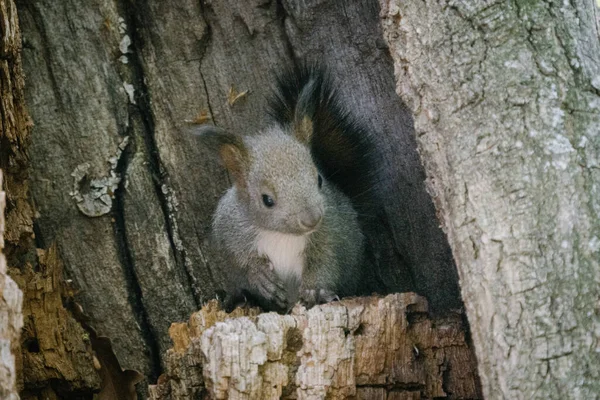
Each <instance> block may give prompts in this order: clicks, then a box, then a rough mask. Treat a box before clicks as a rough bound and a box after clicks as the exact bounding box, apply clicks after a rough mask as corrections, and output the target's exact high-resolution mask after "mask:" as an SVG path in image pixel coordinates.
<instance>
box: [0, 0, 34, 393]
mask: <svg viewBox="0 0 600 400" xmlns="http://www.w3.org/2000/svg"><path fill="white" fill-rule="evenodd" d="M20 42H21V37H20V34H19V26H18V20H17V10H16V8H15V5H14V3H13V2H12V0H0V398H2V399H9V400H15V399H18V398H19V396H18V395H17V368H16V362H15V361H16V357H18V356H19V354H20V346H19V339H20V333H21V327H22V326H23V314H22V312H21V307H22V301H23V293H22V292H21V290H19V288H18V287H17V285H16V283H15V282H14V281H13V280H12V279H11V278H10V277H9V276H8V264H7V259H6V257H5V255H4V254H3V253H4V252H6V251H8V253H9V254H14V251H13V250H14V249H15V247H14V245H15V244H16V243H18V242H19V240H20V239H21V236H24V237H25V238H26V239H25V240H27V238H28V237H30V236H31V218H29V219H27V211H28V210H29V211H30V209H27V208H26V207H23V204H25V205H26V206H28V205H29V204H28V203H27V202H26V201H24V198H25V193H24V192H23V191H22V185H21V181H22V174H20V171H19V169H20V167H22V166H23V164H24V163H25V159H26V156H25V154H24V153H23V152H21V151H18V150H17V149H18V145H19V144H23V143H22V142H23V138H24V135H26V133H27V130H23V128H24V127H25V121H26V114H25V111H24V108H23V105H24V104H23V101H22V89H23V74H22V72H21V59H20V48H21V43H20ZM15 150H16V151H15ZM3 171H4V172H3ZM7 172H8V177H6V178H5V177H4V176H3V175H4V174H5V173H7ZM5 180H6V182H4V181H5ZM5 187H7V188H9V189H11V190H14V191H15V196H14V197H11V198H8V203H9V209H8V214H7V215H8V217H7V220H8V222H9V224H10V226H11V227H10V229H7V228H6V225H5V223H6V222H5V217H4V211H5V206H6V202H7V196H6V193H5V192H4V188H5ZM17 203H18V204H17ZM21 211H25V215H20V213H21ZM29 216H31V213H29ZM9 257H10V255H9Z"/></svg>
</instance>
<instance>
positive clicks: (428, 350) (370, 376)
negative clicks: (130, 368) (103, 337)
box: [150, 293, 481, 400]
mask: <svg viewBox="0 0 600 400" xmlns="http://www.w3.org/2000/svg"><path fill="white" fill-rule="evenodd" d="M216 304H217V303H216V302H211V303H209V304H208V305H207V306H205V307H204V308H203V309H202V310H201V311H199V312H198V313H195V314H193V315H192V317H191V318H190V320H189V322H188V323H184V324H174V325H173V326H172V327H171V336H172V338H173V341H174V344H175V346H174V348H173V349H172V350H169V352H168V353H167V360H168V361H167V369H166V372H165V374H164V375H163V376H161V378H160V379H159V383H158V385H156V386H152V387H151V388H150V393H151V394H150V398H151V399H154V400H159V399H161V400H166V399H198V398H213V399H225V398H233V399H279V398H284V399H291V398H297V399H324V398H328V399H348V398H360V399H385V398H386V396H388V397H387V398H394V399H396V398H399V399H402V398H407V399H408V398H415V399H419V398H454V399H478V398H481V394H480V391H479V390H480V389H479V387H478V378H477V373H476V366H475V364H476V363H475V360H474V356H473V353H472V352H471V350H470V349H469V346H468V345H467V343H466V340H465V334H464V330H463V324H462V322H461V318H460V316H459V315H454V316H451V317H447V318H445V319H438V320H432V319H430V318H429V317H428V316H427V308H428V307H427V302H426V301H425V299H424V298H422V297H420V296H417V295H415V294H413V293H404V294H397V295H390V296H387V297H385V298H378V297H371V298H356V299H348V300H343V301H341V302H339V303H331V304H327V305H324V306H318V307H315V308H312V309H311V310H308V311H307V310H306V309H305V308H303V307H297V308H295V309H294V311H293V312H292V313H291V314H290V315H285V316H283V315H278V314H275V313H268V314H260V315H257V314H256V312H257V310H256V309H248V310H242V309H237V310H235V312H234V314H232V315H227V314H225V313H224V312H222V311H221V310H219V309H218V307H217V306H216ZM241 314H246V315H245V316H240V315H241Z"/></svg>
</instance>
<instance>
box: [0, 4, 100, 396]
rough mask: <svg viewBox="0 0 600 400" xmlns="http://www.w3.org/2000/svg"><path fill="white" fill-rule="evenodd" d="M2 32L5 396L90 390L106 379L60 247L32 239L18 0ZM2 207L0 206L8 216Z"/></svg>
mask: <svg viewBox="0 0 600 400" xmlns="http://www.w3.org/2000/svg"><path fill="white" fill-rule="evenodd" d="M0 38H1V42H0V167H1V168H2V169H3V170H4V173H5V184H4V186H5V188H6V203H7V209H6V231H5V237H4V239H5V242H4V247H5V252H6V263H5V262H4V259H2V262H1V264H2V265H1V267H0V282H1V283H0V304H1V305H0V309H1V311H0V321H1V323H0V331H1V333H0V337H2V340H3V341H2V345H1V349H0V353H1V354H2V356H1V360H2V363H3V364H4V365H3V367H0V371H1V372H0V376H1V378H0V388H2V389H0V398H2V399H4V398H12V397H8V396H9V393H8V392H7V391H10V392H11V395H12V394H14V393H13V391H14V390H15V387H14V384H15V380H16V387H17V389H18V390H19V392H20V395H21V398H23V399H31V400H33V399H38V398H43V399H48V398H50V399H55V398H58V397H57V396H61V397H64V398H69V397H72V396H73V395H78V396H84V395H87V396H91V395H92V393H93V392H94V391H96V392H97V391H98V389H99V383H100V381H99V377H98V374H97V372H96V370H95V369H94V367H93V361H92V357H93V356H92V349H91V347H90V341H89V339H87V333H86V332H85V331H84V330H83V329H82V328H81V326H80V325H79V323H78V322H77V321H75V320H74V319H73V318H72V317H71V314H70V313H69V312H68V311H67V310H66V309H65V308H64V306H63V299H65V298H67V297H68V296H67V293H66V292H65V290H66V286H65V282H64V279H63V274H62V264H61V262H60V260H59V257H58V253H57V251H56V248H55V247H51V248H50V249H48V250H47V251H45V250H42V249H39V250H37V251H36V243H35V241H34V239H35V235H34V224H33V217H34V211H33V210H34V207H33V202H32V199H31V196H30V192H29V172H30V168H29V157H28V147H29V144H30V130H31V121H30V119H29V116H28V114H27V112H26V109H25V95H24V91H23V88H24V79H23V78H24V77H23V70H22V65H21V35H20V29H19V23H18V19H17V10H16V7H15V4H14V2H12V0H11V1H0ZM3 200H4V198H3ZM3 204H4V203H3ZM3 212H4V208H3V207H2V216H3V215H4V214H3ZM0 225H2V226H4V224H3V223H2V224H0ZM7 267H8V269H7ZM6 273H8V274H9V275H10V278H9V277H8V276H6ZM11 278H12V279H11ZM13 280H14V281H13ZM15 282H16V284H15ZM17 285H18V287H19V288H20V290H19V289H17ZM21 303H22V307H21ZM21 309H22V313H21ZM21 327H23V329H22V330H21ZM19 333H20V335H19ZM7 335H9V336H7ZM19 339H20V340H19ZM7 340H8V341H7ZM9 365H10V366H9ZM15 378H16V379H15ZM7 379H9V380H10V382H8V381H7ZM3 390H4V391H3Z"/></svg>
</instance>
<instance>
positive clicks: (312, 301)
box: [300, 289, 340, 308]
mask: <svg viewBox="0 0 600 400" xmlns="http://www.w3.org/2000/svg"><path fill="white" fill-rule="evenodd" d="M339 299H340V298H339V297H338V295H337V294H335V292H334V291H333V290H330V289H302V290H301V291H300V301H301V302H302V304H304V305H305V306H306V307H307V308H311V307H313V306H315V305H317V304H324V303H329V302H330V301H333V300H339Z"/></svg>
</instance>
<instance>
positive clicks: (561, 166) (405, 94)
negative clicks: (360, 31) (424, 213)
mask: <svg viewBox="0 0 600 400" xmlns="http://www.w3.org/2000/svg"><path fill="white" fill-rule="evenodd" d="M382 8H383V13H382V15H383V17H384V20H383V21H384V31H385V37H386V39H387V41H388V42H389V44H390V48H391V50H392V55H393V57H394V61H395V71H396V77H397V80H398V85H397V91H398V93H399V94H400V95H401V97H402V98H403V99H404V101H405V102H406V103H407V104H408V105H409V106H410V108H411V109H412V111H413V113H414V114H415V128H416V131H417V138H418V140H417V141H418V143H419V149H420V153H421V155H422V158H423V161H424V162H425V165H426V170H427V176H428V182H429V187H430V191H431V193H432V195H433V197H434V199H435V203H436V205H437V208H438V211H439V213H440V215H441V217H442V222H443V225H444V227H445V230H446V232H447V234H448V237H449V240H450V244H451V246H452V249H453V252H454V256H455V258H456V260H457V265H458V269H459V272H460V276H461V287H462V292H463V298H464V301H465V305H466V308H467V315H468V317H469V321H470V325H471V332H472V334H473V342H474V344H475V347H476V350H477V356H478V357H477V358H478V360H479V370H480V375H481V378H482V385H483V389H484V394H485V396H486V398H490V399H491V398H494V399H495V398H505V399H531V398H543V399H565V398H581V399H597V398H598V396H599V393H600V351H599V349H600V347H599V345H598V343H599V339H600V336H599V332H600V308H599V303H598V299H599V298H600V280H599V279H600V274H599V273H598V271H600V263H599V260H600V258H599V251H600V239H599V237H600V219H599V218H598V211H599V210H600V193H599V190H600V189H599V188H600V186H599V185H598V182H600V169H599V168H598V162H599V161H598V154H600V135H599V133H600V29H599V27H600V24H599V23H598V19H597V16H598V15H599V11H598V7H597V4H596V2H584V1H573V2H563V1H560V2H559V1H543V2H536V1H534V2H531V1H513V2H506V1H467V2H461V1H457V2H450V3H445V2H437V1H425V2H411V1H395V0H392V1H382Z"/></svg>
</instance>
